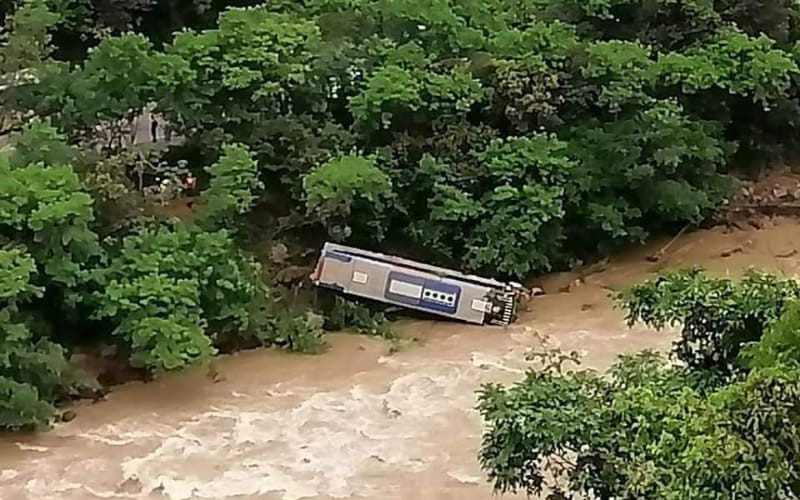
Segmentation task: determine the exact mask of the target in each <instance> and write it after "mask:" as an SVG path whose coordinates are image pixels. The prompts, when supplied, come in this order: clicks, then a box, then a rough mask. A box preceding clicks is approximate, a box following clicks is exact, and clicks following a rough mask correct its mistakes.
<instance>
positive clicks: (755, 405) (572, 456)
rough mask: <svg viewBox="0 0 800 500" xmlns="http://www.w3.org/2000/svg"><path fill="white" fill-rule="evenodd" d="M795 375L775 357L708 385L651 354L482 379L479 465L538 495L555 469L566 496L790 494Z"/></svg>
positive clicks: (794, 470) (499, 483)
mask: <svg viewBox="0 0 800 500" xmlns="http://www.w3.org/2000/svg"><path fill="white" fill-rule="evenodd" d="M797 375H798V372H797V370H796V369H786V368H782V367H775V368H770V369H768V370H766V371H756V372H753V373H751V374H750V375H748V376H747V378H746V379H744V380H742V381H739V382H735V383H733V384H731V385H728V386H725V387H722V388H719V389H713V390H711V392H707V391H706V390H704V389H702V388H699V387H698V385H697V382H696V380H694V379H693V377H692V376H691V375H690V374H687V373H685V372H683V371H682V370H680V369H677V368H674V367H671V366H669V365H667V364H665V363H664V362H663V360H659V359H658V358H657V357H655V356H653V355H650V354H641V355H637V356H631V357H623V358H622V359H621V360H620V361H619V362H618V363H617V365H615V366H614V367H613V368H612V369H611V371H610V372H609V374H608V376H607V377H601V376H598V375H596V374H592V373H588V372H577V373H567V374H558V373H554V372H552V371H550V372H548V371H545V372H530V373H529V374H528V375H527V376H526V378H525V380H523V381H522V382H520V383H518V384H516V385H514V386H513V387H511V388H507V389H503V388H501V387H499V386H496V385H488V386H485V387H484V388H483V390H482V392H481V394H480V396H479V406H478V407H479V410H480V412H481V414H482V416H483V418H484V419H485V420H486V421H487V423H488V424H489V426H488V429H487V431H486V433H485V434H484V440H483V445H482V449H481V463H482V466H483V468H484V469H485V470H487V472H488V473H489V477H490V479H491V480H492V481H493V483H494V485H495V488H496V489H497V490H499V491H503V492H505V491H517V490H522V491H524V492H526V493H528V494H538V493H541V491H542V490H543V488H544V487H546V486H548V484H547V481H546V479H545V478H546V476H545V474H548V473H555V474H556V478H557V479H560V480H561V481H560V483H559V484H560V487H561V488H563V489H564V490H566V491H563V492H562V493H563V495H564V496H563V497H562V498H579V497H581V495H588V494H591V495H593V496H595V497H597V498H602V499H612V498H621V499H631V500H633V499H636V498H682V499H701V498H713V499H719V500H722V499H725V498H732V497H733V496H739V495H741V496H743V497H747V498H781V497H783V496H788V497H791V496H793V495H796V494H797V493H798V487H797V484H798V483H797V477H798V474H800V468H798V465H797V462H796V460H793V458H791V457H793V456H794V453H795V451H793V450H794V449H795V447H796V446H797V443H798V434H797V432H798V431H800V427H798V425H800V424H798V419H797V402H798V398H800V392H799V391H800V378H797ZM548 464H549V467H548ZM733 464H736V465H735V466H734V465H733ZM549 486H551V487H553V485H552V484H550V485H549ZM557 487H558V486H557ZM568 491H569V492H568ZM573 495H574V496H573Z"/></svg>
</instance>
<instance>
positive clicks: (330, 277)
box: [311, 243, 526, 325]
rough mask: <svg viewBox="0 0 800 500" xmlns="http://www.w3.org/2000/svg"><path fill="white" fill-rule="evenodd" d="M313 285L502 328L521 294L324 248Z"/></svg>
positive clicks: (453, 274) (506, 286) (445, 272)
mask: <svg viewBox="0 0 800 500" xmlns="http://www.w3.org/2000/svg"><path fill="white" fill-rule="evenodd" d="M311 280H312V281H313V282H314V284H315V285H317V286H320V287H324V288H330V289H333V290H336V291H338V292H341V293H345V294H349V295H354V296H358V297H364V298H367V299H372V300H377V301H380V302H385V303H388V304H393V305H397V306H402V307H408V308H411V309H416V310H419V311H425V312H429V313H433V314H437V315H440V316H446V317H450V318H454V319H459V320H462V321H467V322H470V323H477V324H492V325H508V324H511V323H512V322H513V321H515V320H516V316H517V307H518V303H519V300H520V298H521V297H524V296H526V290H525V288H523V286H522V285H520V284H518V283H502V282H500V281H495V280H492V279H486V278H481V277H479V276H472V275H468V274H464V273H460V272H458V271H453V270H450V269H445V268H442V267H437V266H431V265H428V264H422V263H419V262H414V261H412V260H408V259H403V258H400V257H394V256H390V255H383V254H380V253H375V252H369V251H366V250H359V249H357V248H351V247H347V246H343V245H338V244H334V243H326V244H325V246H324V247H323V249H322V255H320V258H319V261H318V262H317V267H316V269H315V270H314V272H313V273H312V275H311Z"/></svg>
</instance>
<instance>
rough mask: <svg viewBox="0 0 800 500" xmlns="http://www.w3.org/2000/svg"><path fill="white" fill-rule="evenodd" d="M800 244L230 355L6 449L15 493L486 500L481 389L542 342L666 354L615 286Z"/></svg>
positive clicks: (3, 461)
mask: <svg viewBox="0 0 800 500" xmlns="http://www.w3.org/2000/svg"><path fill="white" fill-rule="evenodd" d="M667 240H668V238H667V239H665V241H667ZM665 241H664V242H665ZM799 241H800V223H797V222H793V221H788V220H785V221H778V222H776V223H772V224H771V227H767V228H764V229H762V230H760V231H736V232H730V233H726V232H725V231H724V230H722V229H714V230H711V231H702V232H697V233H691V234H687V235H685V236H683V237H681V238H680V239H679V240H678V241H676V242H675V244H673V245H672V246H671V247H670V250H669V252H667V253H666V255H665V256H664V257H663V258H662V259H661V260H660V261H659V262H658V263H652V262H648V261H647V260H646V259H645V257H646V256H647V255H649V254H652V253H653V252H654V251H655V250H657V249H658V248H660V245H663V243H664V242H654V243H653V244H652V245H650V246H648V247H647V248H641V249H638V250H636V251H632V252H629V253H627V254H625V255H620V256H619V257H618V258H615V259H612V260H611V261H610V262H609V263H607V264H606V265H604V266H598V267H597V268H595V269H593V271H594V272H593V273H591V274H586V273H582V274H584V275H583V277H582V278H580V279H578V277H579V275H578V274H561V275H553V276H548V277H546V278H544V279H542V280H540V281H538V282H537V283H535V284H537V285H539V286H542V287H543V288H544V289H545V290H546V291H547V292H548V294H547V295H544V296H541V297H536V298H535V299H534V300H533V301H532V302H531V304H530V311H527V312H524V313H523V315H522V318H521V319H520V321H519V322H518V323H517V324H515V325H513V326H511V327H508V328H480V327H470V326H465V325H461V324H449V323H439V322H426V321H414V322H406V323H404V324H402V325H401V329H402V331H404V332H408V333H409V334H413V335H414V336H416V337H419V338H421V339H423V341H422V342H421V343H420V344H419V345H414V346H412V347H410V348H408V349H406V350H403V351H401V352H399V353H395V354H389V346H388V345H386V344H385V343H383V342H380V341H378V340H374V339H369V338H364V337H359V336H355V335H347V334H337V335H333V336H332V348H331V350H330V352H329V353H327V354H325V355H322V356H299V355H298V356H294V355H288V354H286V353H282V352H275V351H270V350H262V351H252V352H245V353H240V354H238V355H234V356H230V357H226V358H224V359H222V360H221V361H220V363H219V371H220V373H221V374H222V376H223V380H221V381H220V382H219V383H213V382H212V381H211V380H209V379H208V378H207V377H206V375H205V373H204V372H203V371H202V370H189V371H187V372H184V373H181V374H177V375H175V376H170V377H168V378H166V379H165V380H161V381H158V382H155V383H151V384H146V385H145V384H129V385H126V386H124V387H121V388H119V389H117V390H116V391H115V392H113V393H112V394H111V395H110V396H109V401H107V402H103V403H98V404H95V405H92V404H86V405H83V406H81V407H79V408H77V412H78V418H77V419H76V420H74V421H73V422H70V423H68V424H60V425H59V426H57V427H56V428H55V429H54V430H53V431H51V432H48V433H42V434H38V435H35V436H20V435H15V436H7V437H5V438H2V439H0V498H3V499H5V498H8V499H42V498H47V499H51V498H53V499H56V498H57V499H65V500H67V499H93V498H109V499H118V498H119V499H122V498H137V499H139V498H141V499H149V498H153V499H156V498H170V499H188V498H210V499H225V498H237V499H239V498H244V499H246V498H261V499H282V500H294V499H301V498H309V499H333V498H350V499H366V498H369V499H381V500H392V499H403V500H405V499H430V500H445V499H453V500H456V499H458V500H473V499H474V500H478V499H480V500H485V499H486V498H490V496H491V488H490V487H489V485H487V484H486V482H485V479H484V477H483V476H482V474H481V471H480V469H479V466H478V463H477V460H476V452H477V449H478V446H479V444H480V434H481V422H480V418H479V417H478V415H477V414H476V412H475V411H474V410H473V408H474V405H475V391H476V389H478V387H479V386H480V385H481V384H482V383H485V382H488V381H502V382H510V381H513V380H516V379H518V378H519V377H520V376H521V374H522V373H523V371H524V370H525V368H526V363H525V361H524V355H525V353H526V352H527V351H528V349H529V348H531V347H533V346H536V345H537V344H538V343H539V340H538V338H539V337H538V335H537V333H538V334H541V335H546V336H548V337H549V339H550V342H551V344H552V345H555V346H559V347H562V348H563V349H566V350H576V351H578V352H580V353H581V354H583V355H584V365H585V366H588V367H591V368H595V369H604V368H605V367H607V366H608V365H609V363H611V362H612V361H613V359H614V358H615V357H616V356H617V355H618V354H620V353H623V352H635V351H638V350H641V349H644V348H654V349H659V350H666V349H668V348H669V345H670V342H671V340H672V336H671V334H670V333H665V332H662V333H656V332H653V331H649V330H646V329H643V328H634V329H632V330H628V329H627V328H626V327H625V325H624V324H623V322H622V317H621V313H620V311H617V310H614V308H613V307H612V304H611V301H610V300H609V298H608V294H609V292H610V290H618V289H621V288H622V287H624V286H627V285H629V284H632V283H635V282H637V281H639V280H641V279H644V278H646V277H649V276H652V275H653V274H654V273H656V272H658V271H659V270H660V269H663V268H666V267H670V268H675V267H683V266H689V265H702V266H704V267H708V268H710V269H712V270H714V271H716V272H720V273H731V274H739V273H741V272H742V271H743V270H745V269H746V268H747V267H750V266H754V267H759V268H762V269H769V270H774V271H779V272H782V273H784V274H787V275H794V273H796V272H797V270H798V268H799V267H800V256H798V255H796V252H795V248H796V245H797V242H799ZM778 256H783V257H778ZM566 290H569V291H566ZM507 498H515V497H513V496H509V497H507ZM519 498H522V497H519Z"/></svg>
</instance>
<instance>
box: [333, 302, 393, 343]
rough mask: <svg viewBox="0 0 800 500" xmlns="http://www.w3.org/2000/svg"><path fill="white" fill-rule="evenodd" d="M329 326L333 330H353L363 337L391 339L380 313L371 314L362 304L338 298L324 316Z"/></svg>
mask: <svg viewBox="0 0 800 500" xmlns="http://www.w3.org/2000/svg"><path fill="white" fill-rule="evenodd" d="M326 317H327V319H328V322H329V326H330V328H331V329H333V330H343V329H345V328H350V327H352V328H354V329H355V330H356V332H358V333H361V334H364V335H374V336H377V337H383V338H391V337H393V336H394V334H393V332H392V327H391V324H390V323H389V321H388V320H387V319H386V316H385V315H384V314H383V313H382V312H373V311H371V310H370V308H369V307H368V306H366V305H364V304H360V303H358V302H355V301H353V300H349V299H346V298H343V297H340V296H338V295H337V296H336V298H335V299H334V305H333V308H332V309H331V311H330V313H328V314H327V315H326Z"/></svg>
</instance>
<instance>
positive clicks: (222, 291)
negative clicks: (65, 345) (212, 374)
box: [94, 224, 268, 369]
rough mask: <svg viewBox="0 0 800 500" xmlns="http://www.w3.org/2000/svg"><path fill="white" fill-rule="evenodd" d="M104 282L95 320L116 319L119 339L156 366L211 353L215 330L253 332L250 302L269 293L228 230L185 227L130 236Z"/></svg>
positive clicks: (174, 364) (173, 365)
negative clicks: (120, 337) (251, 329)
mask: <svg viewBox="0 0 800 500" xmlns="http://www.w3.org/2000/svg"><path fill="white" fill-rule="evenodd" d="M96 277H97V283H98V285H100V289H99V290H98V291H97V292H95V294H94V297H95V299H96V301H97V310H96V312H95V317H97V318H107V319H109V320H112V321H113V322H114V323H115V324H116V325H117V326H116V330H115V331H116V333H117V334H118V335H121V336H122V338H124V339H125V340H126V341H127V342H129V343H130V344H131V346H132V347H133V348H134V349H143V352H142V353H141V354H139V353H137V352H134V358H135V360H137V361H139V362H141V363H143V365H144V366H147V367H148V368H153V369H175V368H179V367H181V366H183V365H184V364H187V363H189V362H192V361H195V360H201V359H203V358H206V357H208V356H210V355H211V354H213V353H214V350H213V349H212V347H211V345H212V343H213V334H215V333H220V334H244V333H245V332H247V331H249V329H250V328H251V327H253V326H255V325H253V324H251V319H252V318H251V316H250V311H251V309H250V304H251V302H253V301H256V300H259V299H260V296H261V295H262V294H265V293H268V291H267V289H266V288H265V286H264V284H263V282H262V281H261V277H260V267H259V266H258V264H257V263H255V262H254V261H253V260H252V259H250V258H247V257H245V256H244V255H243V254H241V253H240V252H239V251H238V250H237V249H236V248H235V245H234V242H233V240H232V239H231V237H230V235H229V233H228V232H226V231H222V230H221V231H216V232H203V231H194V230H191V229H188V228H186V227H185V226H183V225H182V224H178V225H176V226H174V227H161V228H157V229H154V230H149V229H143V230H141V231H140V232H139V233H137V234H134V235H131V236H128V237H126V238H125V239H124V240H123V241H122V246H121V248H120V249H119V251H118V252H117V253H115V254H114V255H113V256H112V258H111V260H110V263H109V266H108V268H106V269H102V270H99V271H98V272H97V275H96ZM162 329H163V330H162ZM207 329H208V330H209V331H210V333H207Z"/></svg>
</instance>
